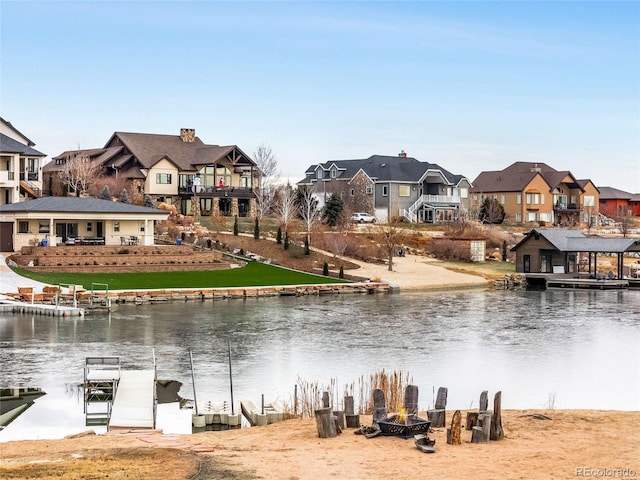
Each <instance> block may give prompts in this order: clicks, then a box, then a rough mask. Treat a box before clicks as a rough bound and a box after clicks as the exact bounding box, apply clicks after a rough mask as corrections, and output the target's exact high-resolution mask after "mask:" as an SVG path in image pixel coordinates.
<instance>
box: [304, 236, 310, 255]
mask: <svg viewBox="0 0 640 480" xmlns="http://www.w3.org/2000/svg"><path fill="white" fill-rule="evenodd" d="M304 254H305V255H311V249H310V248H309V237H305V239H304Z"/></svg>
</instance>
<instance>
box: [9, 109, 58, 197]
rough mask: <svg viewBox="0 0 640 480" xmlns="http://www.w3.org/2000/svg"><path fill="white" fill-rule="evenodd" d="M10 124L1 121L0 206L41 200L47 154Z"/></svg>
mask: <svg viewBox="0 0 640 480" xmlns="http://www.w3.org/2000/svg"><path fill="white" fill-rule="evenodd" d="M34 145H35V143H33V142H32V141H31V140H29V139H28V138H27V137H26V136H24V135H23V134H22V133H20V132H19V131H18V130H17V129H16V128H15V127H14V126H13V125H12V124H11V123H10V122H7V121H6V120H5V119H3V118H0V205H8V204H10V203H17V202H22V201H24V200H28V199H29V198H37V197H39V196H40V194H41V191H42V164H43V161H44V158H45V157H46V156H47V155H46V154H44V153H42V152H39V151H38V150H36V149H34V148H33V147H34Z"/></svg>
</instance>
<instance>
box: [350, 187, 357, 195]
mask: <svg viewBox="0 0 640 480" xmlns="http://www.w3.org/2000/svg"><path fill="white" fill-rule="evenodd" d="M355 195H356V191H355V189H353V188H352V189H351V196H352V197H355Z"/></svg>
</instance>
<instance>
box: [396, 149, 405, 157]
mask: <svg viewBox="0 0 640 480" xmlns="http://www.w3.org/2000/svg"><path fill="white" fill-rule="evenodd" d="M398 156H399V157H402V158H407V152H405V151H404V150H400V153H399V154H398Z"/></svg>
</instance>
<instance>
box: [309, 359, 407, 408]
mask: <svg viewBox="0 0 640 480" xmlns="http://www.w3.org/2000/svg"><path fill="white" fill-rule="evenodd" d="M412 382H413V377H412V376H411V375H410V374H409V373H404V372H402V371H401V370H400V371H393V372H386V371H385V370H384V369H383V370H381V371H378V372H375V373H372V374H370V375H368V376H366V375H361V376H360V377H359V378H358V380H357V381H353V382H351V383H347V384H345V385H343V388H342V392H339V390H338V381H337V379H335V378H331V379H330V380H329V383H328V384H327V385H324V384H321V383H319V382H318V381H317V380H316V381H308V380H304V379H302V378H300V377H298V397H299V398H298V399H297V400H298V402H297V405H298V408H297V412H298V414H299V415H301V416H302V418H309V417H313V415H314V411H315V410H317V409H319V408H322V406H323V405H322V395H323V393H324V392H328V393H329V399H330V404H329V406H330V407H331V408H333V410H342V409H343V407H344V405H343V400H344V397H345V396H347V395H349V396H353V397H354V403H355V405H356V410H357V413H359V414H361V415H371V414H372V413H373V391H374V390H375V389H378V388H379V389H380V390H382V391H383V392H384V397H385V405H386V407H387V411H388V412H397V411H399V410H400V408H401V407H403V404H404V391H405V389H406V387H407V385H411V383H412ZM340 393H341V394H342V395H340Z"/></svg>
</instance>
